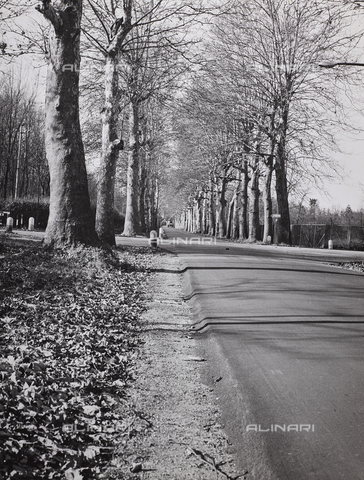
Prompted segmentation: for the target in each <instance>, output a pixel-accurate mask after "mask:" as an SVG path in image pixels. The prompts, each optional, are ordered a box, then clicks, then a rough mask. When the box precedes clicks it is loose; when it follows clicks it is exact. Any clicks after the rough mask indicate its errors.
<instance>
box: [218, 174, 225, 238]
mask: <svg viewBox="0 0 364 480" xmlns="http://www.w3.org/2000/svg"><path fill="white" fill-rule="evenodd" d="M226 184H227V181H226V178H225V175H224V177H223V178H222V179H221V189H220V191H219V192H218V208H217V224H218V236H219V238H224V237H225V236H226V217H225V210H226V203H227V202H226V198H225V194H226Z"/></svg>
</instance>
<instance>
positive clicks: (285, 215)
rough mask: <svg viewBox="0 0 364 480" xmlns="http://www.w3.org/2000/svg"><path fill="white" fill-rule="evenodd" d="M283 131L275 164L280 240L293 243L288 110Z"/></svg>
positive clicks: (285, 113)
mask: <svg viewBox="0 0 364 480" xmlns="http://www.w3.org/2000/svg"><path fill="white" fill-rule="evenodd" d="M282 120H283V122H282V127H281V128H282V132H281V137H280V139H279V142H278V145H277V157H276V164H275V176H276V194H277V204H278V213H279V214H280V215H281V218H280V220H279V221H278V224H277V228H278V242H280V243H287V244H289V245H290V244H291V221H290V215H289V204H288V188H287V172H286V135H287V125H288V111H285V112H284V115H283V119H282Z"/></svg>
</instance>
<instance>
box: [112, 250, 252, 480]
mask: <svg viewBox="0 0 364 480" xmlns="http://www.w3.org/2000/svg"><path fill="white" fill-rule="evenodd" d="M155 259H156V263H157V265H156V270H157V271H156V272H155V273H154V274H153V275H152V276H151V278H150V280H149V287H150V291H149V294H150V299H149V303H148V305H147V310H146V312H145V313H144V314H143V319H142V320H143V322H144V323H145V333H144V342H145V343H144V347H143V348H142V350H141V353H140V356H139V360H138V362H137V369H136V372H135V374H136V381H135V383H134V385H133V386H132V388H131V392H130V400H131V401H130V404H129V405H132V409H133V411H134V420H133V427H132V429H131V432H130V433H129V439H128V441H127V442H126V444H125V445H120V449H119V455H117V457H116V459H115V463H116V464H117V468H116V471H114V474H116V476H115V477H114V478H125V479H129V478H140V479H143V480H144V479H145V480H146V479H148V480H152V479H153V480H164V479H166V480H167V479H175V480H187V479H191V480H192V479H193V480H210V479H211V480H212V479H219V478H227V479H232V478H244V476H240V477H239V476H238V474H237V473H236V470H235V465H234V460H233V449H232V446H231V445H230V444H229V441H228V439H227V437H226V435H225V433H224V431H223V428H222V426H221V424H220V411H219V409H218V407H217V405H216V403H215V394H214V388H213V382H211V385H206V384H204V383H203V378H207V377H208V370H207V369H208V366H207V364H206V362H205V361H204V358H203V357H202V356H201V345H200V344H199V340H198V338H196V337H194V336H193V335H194V334H193V333H191V331H190V325H191V323H192V317H191V311H190V308H189V306H188V304H187V303H186V302H185V301H184V300H183V298H182V274H181V273H179V272H180V265H179V261H178V259H177V258H176V257H173V256H172V255H169V254H163V253H162V254H161V255H160V256H156V257H155ZM135 412H142V413H141V414H140V415H139V416H138V415H137V416H135ZM137 417H138V418H137ZM115 466H116V465H115ZM131 470H134V473H132V472H131ZM120 474H122V475H123V476H122V477H120Z"/></svg>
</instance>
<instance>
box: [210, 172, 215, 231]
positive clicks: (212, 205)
mask: <svg viewBox="0 0 364 480" xmlns="http://www.w3.org/2000/svg"><path fill="white" fill-rule="evenodd" d="M209 188H210V190H209V194H210V195H209V227H208V234H209V235H211V236H212V237H213V236H214V235H216V230H215V224H216V219H215V192H214V185H213V183H212V180H211V179H210V187H209Z"/></svg>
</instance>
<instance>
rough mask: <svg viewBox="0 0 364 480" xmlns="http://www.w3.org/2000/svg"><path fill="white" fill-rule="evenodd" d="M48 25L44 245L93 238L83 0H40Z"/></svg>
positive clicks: (94, 238) (84, 241)
mask: <svg viewBox="0 0 364 480" xmlns="http://www.w3.org/2000/svg"><path fill="white" fill-rule="evenodd" d="M38 10H39V12H40V13H41V14H42V15H43V16H44V17H45V18H46V19H47V20H48V21H49V23H50V25H51V29H50V36H49V50H48V51H49V56H48V71H47V87H46V105H45V109H46V123H45V143H46V154H47V159H48V163H49V170H50V214H49V220H48V225H47V229H46V234H45V239H44V241H45V243H46V244H52V245H59V244H63V243H67V244H75V243H77V242H81V243H86V244H92V243H95V242H96V241H97V235H96V232H95V226H94V218H93V215H92V212H91V207H90V200H89V193H88V183H87V174H86V166H85V155H84V148H83V143H82V138H81V129H80V121H79V69H80V33H81V15H82V0H75V1H74V2H73V3H72V4H69V3H68V2H67V1H65V0H57V1H56V2H54V3H52V2H49V1H46V0H44V1H43V3H42V5H41V6H39V7H38Z"/></svg>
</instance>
